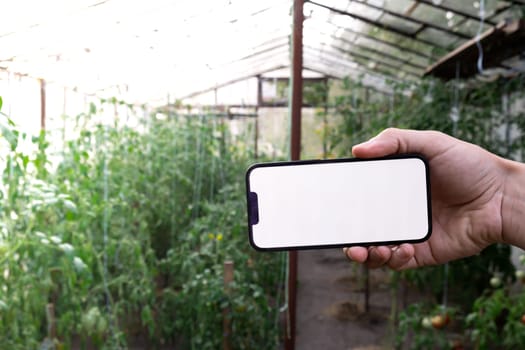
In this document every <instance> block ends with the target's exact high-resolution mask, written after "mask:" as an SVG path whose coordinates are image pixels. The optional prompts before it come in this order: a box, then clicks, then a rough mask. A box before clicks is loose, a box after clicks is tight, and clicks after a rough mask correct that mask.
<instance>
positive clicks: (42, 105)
mask: <svg viewBox="0 0 525 350" xmlns="http://www.w3.org/2000/svg"><path fill="white" fill-rule="evenodd" d="M38 80H39V82H40V130H45V129H46V81H45V80H44V79H38Z"/></svg>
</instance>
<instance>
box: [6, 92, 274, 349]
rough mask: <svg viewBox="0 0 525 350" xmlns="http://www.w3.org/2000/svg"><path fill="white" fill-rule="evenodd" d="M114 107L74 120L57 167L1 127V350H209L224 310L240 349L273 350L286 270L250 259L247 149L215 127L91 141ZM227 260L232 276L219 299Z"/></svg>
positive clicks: (104, 128)
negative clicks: (85, 349)
mask: <svg viewBox="0 0 525 350" xmlns="http://www.w3.org/2000/svg"><path fill="white" fill-rule="evenodd" d="M117 103H119V102H118V101H116V100H114V101H113V100H110V101H102V102H101V104H100V105H98V106H97V105H92V106H91V107H90V110H89V111H88V112H87V113H85V114H82V115H80V116H78V117H77V127H78V137H75V138H73V139H70V140H67V141H65V142H64V147H63V149H62V150H61V152H60V154H59V155H58V156H57V155H56V154H52V153H51V151H50V149H51V148H50V147H49V140H48V137H47V135H46V133H45V132H43V133H42V134H41V135H40V137H33V138H31V137H30V136H28V135H25V134H23V133H21V132H19V131H18V130H17V128H16V127H15V126H14V124H13V123H12V122H11V121H10V120H9V119H8V118H7V117H6V116H5V115H2V116H0V117H1V118H3V119H2V124H1V127H2V129H1V132H2V138H1V139H0V141H2V142H4V143H5V144H6V146H9V147H6V148H5V149H9V151H8V152H6V154H5V159H3V161H4V162H3V165H4V166H5V167H4V170H3V173H2V176H3V186H2V188H1V191H0V229H1V232H0V234H1V239H0V251H1V252H2V254H1V260H0V280H1V288H0V313H1V314H2V317H1V320H0V348H9V349H28V348H37V347H39V346H42V344H48V343H51V344H55V345H57V344H60V346H62V347H64V346H65V347H66V348H67V347H70V346H72V344H74V343H77V342H81V343H82V344H84V345H88V344H93V345H95V346H96V347H97V348H108V349H115V348H125V347H126V346H127V344H128V343H129V342H132V341H133V339H135V338H138V339H140V340H141V341H144V339H146V340H147V341H148V342H149V344H150V346H161V345H162V344H176V345H179V346H181V347H182V348H194V349H216V348H218V347H219V346H220V344H221V342H222V337H223V330H222V319H223V310H225V309H227V310H229V311H230V312H229V313H228V314H227V315H225V316H224V317H230V318H231V324H232V328H233V333H232V338H233V342H234V344H236V345H235V346H236V348H239V349H248V348H261V349H264V348H274V347H275V346H276V342H278V341H279V334H278V333H279V331H278V327H277V324H276V319H277V314H278V304H279V303H280V302H282V301H281V300H280V293H282V288H283V287H282V285H281V281H282V280H283V278H282V276H280V274H281V272H280V271H282V268H281V267H282V257H281V256H280V255H277V254H272V255H265V254H255V252H254V251H253V250H252V249H251V248H250V247H249V245H248V240H247V237H246V218H245V203H244V201H245V199H244V196H243V192H244V190H243V186H242V184H243V174H244V171H245V169H246V167H247V164H248V163H249V162H250V153H249V152H246V146H245V145H244V144H243V143H242V140H240V139H239V140H234V139H233V138H232V137H231V135H229V132H228V126H227V124H225V123H224V122H222V121H221V120H219V119H218V118H216V117H213V116H202V117H186V116H175V115H169V116H164V117H163V118H156V117H155V116H145V117H137V120H138V123H137V125H136V126H135V127H129V126H126V125H120V124H119V123H118V122H116V121H115V123H113V124H111V123H103V124H102V123H95V124H94V125H92V126H91V127H88V125H90V124H93V123H92V121H93V120H95V118H96V117H98V116H100V115H101V114H102V113H103V109H104V108H114V105H115V104H117ZM128 107H129V106H128ZM22 144H25V145H30V146H31V147H29V148H28V147H21V145H22ZM27 149H32V151H27ZM53 157H54V158H53ZM52 159H53V162H52V161H51V160H52ZM227 260H230V261H233V262H234V266H235V274H234V280H233V282H232V284H231V286H230V287H229V288H228V289H227V291H226V289H225V286H224V282H223V264H224V262H225V261H227ZM50 308H52V309H53V313H50V312H49V309H50ZM46 310H47V312H46ZM46 314H47V316H46ZM53 323H54V324H55V325H56V327H53ZM51 328H54V329H53V330H51ZM57 346H58V345H57Z"/></svg>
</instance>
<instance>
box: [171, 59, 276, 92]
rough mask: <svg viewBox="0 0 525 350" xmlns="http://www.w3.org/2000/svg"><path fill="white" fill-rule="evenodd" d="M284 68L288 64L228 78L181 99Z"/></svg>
mask: <svg viewBox="0 0 525 350" xmlns="http://www.w3.org/2000/svg"><path fill="white" fill-rule="evenodd" d="M283 68H286V66H285V65H277V66H275V67H272V68H268V69H263V70H261V71H258V72H254V73H251V74H248V75H245V76H242V77H239V78H236V79H232V80H228V81H226V82H224V83H220V84H217V85H215V86H213V87H210V88H206V89H202V90H199V91H195V92H192V93H190V94H188V95H186V96H183V97H181V98H180V99H181V100H185V99H188V98H193V97H196V96H199V95H203V94H205V93H208V92H212V91H213V90H216V89H220V88H223V87H225V86H228V85H232V84H235V83H238V82H241V81H244V80H248V79H251V78H256V77H257V76H258V75H261V74H265V73H270V72H273V71H274V70H278V69H283Z"/></svg>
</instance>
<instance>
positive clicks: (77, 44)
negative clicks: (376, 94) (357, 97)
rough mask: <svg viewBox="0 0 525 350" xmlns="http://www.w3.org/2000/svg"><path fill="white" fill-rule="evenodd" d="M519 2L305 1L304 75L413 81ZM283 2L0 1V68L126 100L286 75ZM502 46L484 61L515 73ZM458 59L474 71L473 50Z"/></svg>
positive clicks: (517, 55) (517, 10)
mask: <svg viewBox="0 0 525 350" xmlns="http://www.w3.org/2000/svg"><path fill="white" fill-rule="evenodd" d="M524 6H525V0H507V1H500V0H486V1H483V0H480V1H470V0H469V1H453V0H312V1H308V0H306V1H305V4H304V15H305V21H304V43H303V55H304V69H305V75H308V74H309V75H311V76H327V77H335V78H341V77H344V76H354V77H355V76H363V77H364V78H363V79H364V81H365V83H367V84H370V85H381V84H383V82H384V78H385V77H388V78H391V79H400V80H414V79H419V78H420V77H422V76H423V75H424V74H425V72H426V71H427V68H428V67H430V66H431V65H433V64H435V63H436V62H438V61H439V60H440V58H442V57H443V56H445V55H446V54H447V53H450V52H451V51H453V50H454V49H456V48H458V47H460V46H462V45H463V46H465V45H467V43H468V42H469V40H472V39H474V41H472V42H471V46H472V45H475V46H476V47H478V46H480V47H481V50H480V52H483V45H479V42H478V41H477V40H476V38H478V37H479V35H480V34H482V33H485V32H487V31H490V30H494V28H496V26H497V25H498V24H499V23H501V22H502V21H505V20H507V21H508V20H512V19H514V20H515V19H520V18H522V17H523V8H524ZM291 9H292V1H291V0H267V1H264V2H263V1H243V0H181V1H171V0H149V1H130V0H75V1H72V0H47V1H40V0H19V1H10V2H5V3H4V4H2V12H3V14H4V16H2V17H3V19H2V21H1V22H0V69H2V70H5V71H8V72H11V73H19V74H22V75H28V76H30V77H34V78H41V79H45V80H46V81H48V82H56V83H59V84H62V85H64V86H67V87H71V88H78V89H79V90H81V91H85V92H86V93H93V94H100V95H114V94H116V93H119V94H127V96H128V97H129V98H130V99H131V100H133V101H135V102H153V101H165V99H166V96H167V95H169V96H171V98H183V97H186V96H192V95H195V94H196V93H199V92H203V91H209V90H210V89H213V88H216V87H217V86H223V85H226V84H229V83H233V82H237V81H241V80H243V79H246V78H249V77H254V76H279V77H282V76H283V75H288V71H289V67H290V34H291V30H292V15H291V11H292V10H291ZM522 29H523V27H521V29H520V30H522ZM520 38H523V37H520ZM494 40H496V42H497V41H498V40H500V39H498V38H496V39H494ZM489 46H490V45H487V46H486V47H485V49H486V50H487V51H486V52H485V54H486V55H485V56H488V54H489V51H488V50H489V49H490V47H489ZM512 46H513V47H515V49H514V50H512V51H509V52H507V51H506V53H507V55H506V56H505V57H500V59H499V60H497V61H496V62H491V66H490V68H492V69H493V70H494V69H496V70H498V69H501V68H504V69H505V70H506V71H507V72H508V71H509V70H510V71H516V70H521V71H523V70H525V67H524V64H523V52H524V50H525V48H524V47H523V40H521V44H520V45H517V46H516V45H512ZM507 56H508V57H507ZM458 57H459V56H458ZM463 58H464V61H463V62H462V64H463V65H467V64H468V65H471V66H475V65H477V60H478V58H479V54H477V55H472V54H471V55H469V56H468V57H467V56H463ZM467 58H468V60H467ZM487 62H489V61H488V60H487ZM481 68H483V65H482V66H481ZM486 68H489V66H487V67H486ZM427 73H428V72H427ZM0 78H1V76H0Z"/></svg>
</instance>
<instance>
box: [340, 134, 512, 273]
mask: <svg viewBox="0 0 525 350" xmlns="http://www.w3.org/2000/svg"><path fill="white" fill-rule="evenodd" d="M352 153H353V154H354V155H355V156H356V157H359V158H371V157H381V156H386V155H390V154H397V153H420V154H422V155H424V156H425V157H426V158H427V159H428V161H429V167H430V183H431V191H432V193H431V195H432V228H433V230H432V235H431V236H430V238H429V239H428V240H427V241H425V242H423V243H418V244H406V243H405V244H401V245H399V246H394V247H392V246H377V247H368V248H367V247H350V248H344V253H345V254H346V256H347V257H348V258H349V259H350V260H352V261H356V262H359V263H365V264H367V265H368V266H369V267H371V268H375V267H380V266H383V265H387V266H389V267H390V268H392V269H396V270H403V269H409V268H415V267H421V266H426V265H436V264H442V263H445V262H448V261H450V260H454V259H459V258H463V257H467V256H471V255H474V254H477V253H479V252H480V251H481V250H483V249H484V248H485V247H487V246H489V245H490V244H493V243H496V242H504V237H503V236H504V230H503V225H504V222H503V218H502V205H503V197H504V190H505V181H506V178H507V177H508V175H509V166H508V164H507V163H506V160H504V159H502V158H500V157H498V156H496V155H494V154H492V153H490V152H488V151H486V150H484V149H482V148H480V147H478V146H475V145H473V144H470V143H467V142H463V141H460V140H458V139H455V138H453V137H450V136H447V135H445V134H443V133H440V132H436V131H414V130H400V129H387V130H385V131H383V132H382V133H380V134H379V135H378V136H376V137H374V138H373V139H371V140H369V141H367V142H365V143H362V144H359V145H356V146H354V147H353V149H352Z"/></svg>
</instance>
